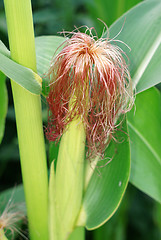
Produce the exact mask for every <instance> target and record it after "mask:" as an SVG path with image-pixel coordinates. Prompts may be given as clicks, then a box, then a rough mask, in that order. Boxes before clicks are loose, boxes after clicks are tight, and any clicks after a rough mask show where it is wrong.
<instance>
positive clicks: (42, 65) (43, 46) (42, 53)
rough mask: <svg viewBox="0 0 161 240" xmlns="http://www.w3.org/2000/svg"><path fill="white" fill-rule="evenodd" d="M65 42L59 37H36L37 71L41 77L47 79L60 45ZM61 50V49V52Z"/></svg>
mask: <svg viewBox="0 0 161 240" xmlns="http://www.w3.org/2000/svg"><path fill="white" fill-rule="evenodd" d="M64 41H65V38H64V37H57V36H42V37H36V39H35V44H36V60H37V71H38V74H39V75H40V76H41V77H45V74H46V73H47V71H48V69H49V67H50V64H51V60H52V58H53V56H54V54H55V53H57V52H56V50H57V49H58V47H60V45H61V44H62V43H63V42H64ZM60 50H61V48H59V51H60Z"/></svg>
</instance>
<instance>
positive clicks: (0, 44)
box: [0, 41, 10, 57]
mask: <svg viewBox="0 0 161 240" xmlns="http://www.w3.org/2000/svg"><path fill="white" fill-rule="evenodd" d="M0 53H2V54H3V55H5V56H6V57H10V51H9V50H8V49H7V48H6V46H5V45H4V44H3V42H2V41H0Z"/></svg>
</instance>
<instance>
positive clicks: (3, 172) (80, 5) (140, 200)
mask: <svg viewBox="0 0 161 240" xmlns="http://www.w3.org/2000/svg"><path fill="white" fill-rule="evenodd" d="M138 2H139V0H133V1H126V0H124V1H123V0H114V1H108V0H79V1H74V0H65V1H64V2H63V4H62V2H60V1H59V0H53V1H52V0H39V1H38V0H32V5H33V16H34V26H35V35H36V36H40V35H58V32H61V31H63V30H68V31H72V30H73V28H74V26H77V27H79V26H82V25H87V26H88V27H93V26H94V27H95V28H96V31H97V32H98V35H99V36H100V35H101V33H102V31H103V28H104V25H103V24H102V23H101V22H100V21H98V20H97V18H100V19H101V20H102V21H104V22H105V23H106V24H107V25H108V26H110V25H111V24H112V23H113V22H114V21H115V20H116V19H117V18H118V17H120V16H121V15H122V14H123V13H124V12H125V11H127V10H128V9H130V8H131V7H132V6H134V5H136V4H137V3H138ZM69 6H70V7H69ZM0 39H1V40H2V41H3V42H4V43H5V45H6V46H7V47H8V37H7V26H6V21H5V15H4V7H3V3H2V1H1V2H0ZM7 90H8V111H7V118H6V128H5V135H4V139H3V141H2V144H1V145H0V191H3V190H5V189H8V188H10V187H13V186H16V185H18V184H20V183H21V182H22V179H21V171H20V162H19V153H18V143H17V133H16V125H15V115H14V108H13V102H12V95H11V89H10V83H9V81H8V80H7ZM152 91H153V90H152ZM149 94H153V93H149ZM0 96H2V97H4V98H6V97H7V96H6V93H5V90H4V92H3V94H0ZM146 97H147V99H149V97H148V96H146ZM138 101H139V100H138ZM140 101H142V100H140ZM42 103H43V120H44V125H45V124H46V121H47V119H46V116H47V114H46V113H47V109H46V102H45V99H44V98H43V97H42ZM158 109H159V107H158ZM158 109H157V110H158ZM154 111H155V109H154ZM4 113H5V109H4ZM0 114H1V112H0ZM139 114H142V113H139ZM149 114H150V113H149ZM129 122H130V117H129ZM130 123H131V122H130ZM131 124H132V123H131ZM130 131H131V130H130ZM145 131H146V129H145ZM47 147H48V145H47ZM132 154H134V153H132ZM138 154H139V153H138ZM132 156H133V155H132ZM133 178H134V176H133V175H131V181H133ZM15 189H16V188H15ZM18 190H19V189H18ZM15 191H16V190H15ZM21 197H22V199H23V196H22V195H21ZM8 198H10V194H9V195H8ZM0 201H1V203H2V202H3V195H2V194H1V195H0ZM1 203H0V204H1ZM3 207H4V206H3V204H1V207H0V210H1V211H2V209H3ZM158 212H161V210H160V205H159V204H158V203H156V202H155V201H154V200H152V199H151V198H150V197H148V196H147V195H145V194H144V193H142V192H140V191H139V190H137V189H136V188H134V187H133V186H132V185H131V184H129V186H128V188H127V191H126V194H125V197H124V199H123V201H122V203H121V206H120V207H119V210H118V211H117V212H116V214H115V215H114V216H113V217H112V219H111V220H110V221H109V222H108V223H106V224H105V225H104V226H103V227H101V228H100V229H98V230H95V231H91V232H87V239H94V240H97V239H113V240H123V239H125V240H126V239H127V240H128V239H131V240H133V239H138V240H144V239H146V240H148V239H153V240H158V239H160V238H161V226H160V223H159V221H160V219H159V217H158V215H159V214H158ZM18 239H20V238H19V237H18Z"/></svg>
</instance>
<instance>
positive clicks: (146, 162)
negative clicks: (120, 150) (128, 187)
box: [128, 88, 161, 203]
mask: <svg viewBox="0 0 161 240" xmlns="http://www.w3.org/2000/svg"><path fill="white" fill-rule="evenodd" d="M160 103H161V96H160V93H159V92H158V91H157V90H156V89H155V88H152V89H148V90H147V91H145V92H143V93H140V94H138V95H137V97H136V104H135V107H134V109H133V111H131V112H130V113H128V128H129V133H130V143H131V161H132V165H131V176H130V182H131V183H132V184H133V185H135V186H136V187H137V188H139V189H140V190H142V191H143V192H145V193H147V194H148V195H149V196H151V197H152V198H154V199H155V200H157V201H159V202H160V203H161V180H160V177H161V126H160V123H161V115H160Z"/></svg>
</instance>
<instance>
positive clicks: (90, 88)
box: [46, 29, 133, 158]
mask: <svg viewBox="0 0 161 240" xmlns="http://www.w3.org/2000/svg"><path fill="white" fill-rule="evenodd" d="M87 30H89V35H88V34H87V32H88V31H86V33H81V32H79V30H77V31H76V32H72V33H71V38H69V39H67V40H66V41H65V42H64V45H63V49H62V50H61V51H60V52H59V53H58V54H57V55H56V56H55V58H54V59H53V61H52V64H51V67H50V69H49V71H48V75H49V77H50V92H49V95H48V97H47V102H48V105H49V119H48V127H47V133H46V135H47V138H48V139H49V140H50V141H55V140H57V141H58V140H59V139H60V137H61V135H62V134H63V132H64V131H65V130H66V129H67V126H68V124H69V123H70V122H71V121H72V120H73V119H77V118H80V119H81V121H82V122H83V124H84V128H85V131H86V142H87V147H88V151H87V157H89V158H92V157H95V156H100V157H103V153H104V150H105V148H106V146H107V144H108V142H109V141H110V140H111V138H112V137H113V133H114V131H115V129H116V128H117V127H116V122H117V120H118V118H119V116H120V114H125V113H126V112H127V111H129V110H130V109H131V107H132V104H133V92H132V83H131V78H130V73H129V71H128V67H127V64H126V62H125V60H124V58H123V56H124V55H125V54H124V52H123V51H122V50H121V48H120V47H118V46H117V45H116V44H111V40H109V38H100V39H98V37H97V36H95V35H93V34H92V31H91V29H87ZM71 99H72V104H71ZM117 126H118V123H117Z"/></svg>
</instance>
